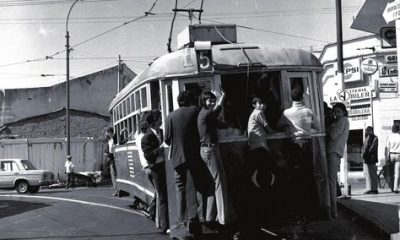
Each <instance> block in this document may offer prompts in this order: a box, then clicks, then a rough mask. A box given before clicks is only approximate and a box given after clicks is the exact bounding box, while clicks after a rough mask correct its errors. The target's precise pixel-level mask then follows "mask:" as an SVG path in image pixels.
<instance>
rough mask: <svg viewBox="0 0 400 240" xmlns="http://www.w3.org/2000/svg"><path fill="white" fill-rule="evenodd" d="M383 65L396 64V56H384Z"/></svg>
mask: <svg viewBox="0 0 400 240" xmlns="http://www.w3.org/2000/svg"><path fill="white" fill-rule="evenodd" d="M385 63H397V55H396V54H391V55H385Z"/></svg>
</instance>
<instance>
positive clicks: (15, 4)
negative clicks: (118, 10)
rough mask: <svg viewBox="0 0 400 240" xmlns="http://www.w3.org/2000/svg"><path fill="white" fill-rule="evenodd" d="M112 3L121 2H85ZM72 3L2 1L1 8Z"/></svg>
mask: <svg viewBox="0 0 400 240" xmlns="http://www.w3.org/2000/svg"><path fill="white" fill-rule="evenodd" d="M112 1H119V0H85V1H84V2H86V3H92V2H112ZM70 3H71V1H68V0H45V1H40V0H33V1H23V0H18V1H1V2H0V8H3V7H26V6H43V5H60V4H70Z"/></svg>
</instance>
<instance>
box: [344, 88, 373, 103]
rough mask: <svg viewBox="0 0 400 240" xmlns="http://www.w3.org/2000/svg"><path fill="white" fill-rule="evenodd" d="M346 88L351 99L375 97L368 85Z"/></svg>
mask: <svg viewBox="0 0 400 240" xmlns="http://www.w3.org/2000/svg"><path fill="white" fill-rule="evenodd" d="M346 90H347V91H348V92H349V93H350V99H351V100H352V101H353V100H362V99H368V98H372V97H376V94H374V92H372V93H371V90H370V87H358V88H348V89H346ZM371 94H372V95H371Z"/></svg>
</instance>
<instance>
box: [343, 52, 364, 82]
mask: <svg viewBox="0 0 400 240" xmlns="http://www.w3.org/2000/svg"><path fill="white" fill-rule="evenodd" d="M343 67H344V69H343V71H344V82H357V81H361V70H360V59H358V58H357V59H351V60H347V61H344V62H343Z"/></svg>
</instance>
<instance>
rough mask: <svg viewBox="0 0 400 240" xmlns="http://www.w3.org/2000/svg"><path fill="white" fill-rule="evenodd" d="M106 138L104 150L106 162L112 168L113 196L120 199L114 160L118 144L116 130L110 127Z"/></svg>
mask: <svg viewBox="0 0 400 240" xmlns="http://www.w3.org/2000/svg"><path fill="white" fill-rule="evenodd" d="M106 138H107V146H106V148H105V149H104V154H105V155H106V161H107V165H108V166H109V168H110V175H111V182H112V185H113V188H114V193H113V196H114V197H118V196H119V190H118V187H117V181H116V178H117V170H116V167H115V160H114V145H115V144H116V142H117V137H116V135H115V134H114V128H112V127H109V128H108V129H107V132H106Z"/></svg>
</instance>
